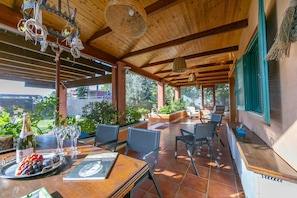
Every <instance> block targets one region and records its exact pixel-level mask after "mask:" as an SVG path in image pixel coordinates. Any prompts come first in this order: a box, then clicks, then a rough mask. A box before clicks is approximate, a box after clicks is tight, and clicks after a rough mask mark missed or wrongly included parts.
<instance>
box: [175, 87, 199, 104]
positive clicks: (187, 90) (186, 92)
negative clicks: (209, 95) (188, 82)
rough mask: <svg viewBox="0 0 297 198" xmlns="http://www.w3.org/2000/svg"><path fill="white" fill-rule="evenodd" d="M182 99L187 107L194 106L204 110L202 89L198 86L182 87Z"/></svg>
mask: <svg viewBox="0 0 297 198" xmlns="http://www.w3.org/2000/svg"><path fill="white" fill-rule="evenodd" d="M180 91H181V98H182V100H183V101H184V102H185V105H186V106H194V107H195V108H196V109H202V96H201V95H202V94H201V89H198V90H197V88H196V86H188V87H181V89H180Z"/></svg>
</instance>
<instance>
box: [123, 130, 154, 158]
mask: <svg viewBox="0 0 297 198" xmlns="http://www.w3.org/2000/svg"><path fill="white" fill-rule="evenodd" d="M159 147H160V131H154V130H148V129H140V128H133V127H129V128H128V138H127V147H126V152H127V151H128V150H132V151H136V152H139V153H143V154H147V153H149V152H151V151H153V150H156V149H158V148H159Z"/></svg>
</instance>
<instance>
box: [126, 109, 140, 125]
mask: <svg viewBox="0 0 297 198" xmlns="http://www.w3.org/2000/svg"><path fill="white" fill-rule="evenodd" d="M140 118H141V113H139V111H138V109H137V107H134V106H128V107H126V124H132V123H136V122H138V121H139V119H140Z"/></svg>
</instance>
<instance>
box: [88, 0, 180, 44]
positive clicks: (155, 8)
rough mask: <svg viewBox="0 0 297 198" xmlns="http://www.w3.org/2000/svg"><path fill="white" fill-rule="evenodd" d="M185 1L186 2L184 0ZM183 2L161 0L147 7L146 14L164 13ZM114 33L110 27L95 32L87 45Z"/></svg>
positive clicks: (178, 0)
mask: <svg viewBox="0 0 297 198" xmlns="http://www.w3.org/2000/svg"><path fill="white" fill-rule="evenodd" d="M182 1H184V0H182ZM182 1H181V0H159V1H157V2H155V3H153V4H151V5H149V6H147V7H145V8H144V9H145V12H146V14H147V15H148V16H149V15H151V14H155V13H156V12H159V11H163V10H164V9H166V8H168V6H173V5H175V4H176V3H179V2H182ZM111 31H112V29H111V28H110V27H105V28H103V29H100V30H98V31H97V32H95V33H94V34H93V35H92V36H91V37H90V38H89V39H88V40H87V41H86V44H90V43H91V42H92V41H93V40H95V39H97V38H99V37H101V36H103V35H105V34H108V33H110V32H111Z"/></svg>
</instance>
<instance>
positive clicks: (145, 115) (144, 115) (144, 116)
mask: <svg viewBox="0 0 297 198" xmlns="http://www.w3.org/2000/svg"><path fill="white" fill-rule="evenodd" d="M138 112H139V113H140V114H141V117H142V119H143V120H145V119H147V118H148V114H149V113H150V110H148V109H145V108H140V109H138Z"/></svg>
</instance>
